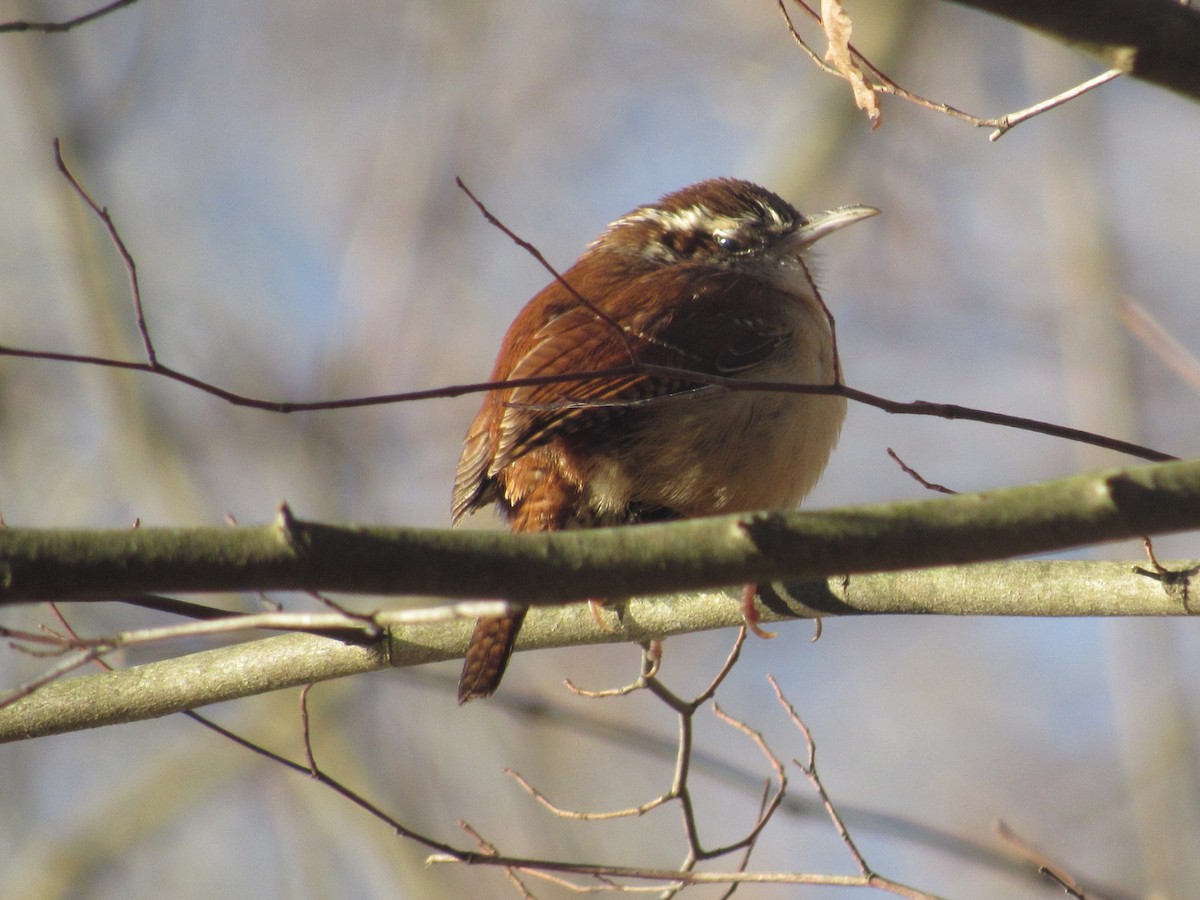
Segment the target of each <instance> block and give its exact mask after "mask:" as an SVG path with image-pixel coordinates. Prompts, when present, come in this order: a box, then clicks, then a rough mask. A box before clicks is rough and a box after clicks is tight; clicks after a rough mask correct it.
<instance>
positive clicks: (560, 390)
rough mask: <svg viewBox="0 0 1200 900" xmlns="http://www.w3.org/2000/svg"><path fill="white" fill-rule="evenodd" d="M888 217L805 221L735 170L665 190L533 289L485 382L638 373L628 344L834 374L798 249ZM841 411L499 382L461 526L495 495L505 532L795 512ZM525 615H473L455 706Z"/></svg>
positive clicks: (679, 356)
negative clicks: (738, 176) (605, 372)
mask: <svg viewBox="0 0 1200 900" xmlns="http://www.w3.org/2000/svg"><path fill="white" fill-rule="evenodd" d="M876 213H878V210H876V209H872V208H870V207H866V206H848V207H843V208H841V209H835V210H830V211H828V212H823V213H818V214H816V215H807V216H806V215H802V214H801V213H800V212H798V211H797V210H796V209H795V208H794V207H793V206H792V205H791V204H789V203H788V202H787V201H785V200H783V199H782V198H781V197H779V196H777V195H776V194H773V193H772V192H771V191H768V190H766V189H764V188H761V187H759V186H757V185H755V184H751V183H750V182H748V181H740V180H736V179H732V178H715V179H712V180H709V181H701V182H699V183H698V184H693V185H691V186H689V187H685V188H682V189H680V190H678V191H675V192H674V193H670V194H667V195H666V196H665V197H663V198H662V199H661V200H659V201H658V202H657V203H653V204H650V205H648V206H640V207H638V208H637V209H635V210H633V211H632V212H630V213H628V214H626V215H624V216H622V217H621V218H619V219H617V220H616V221H615V222H613V223H612V224H611V225H609V226H608V228H607V230H605V232H604V233H603V234H602V235H600V237H599V238H597V239H596V240H594V241H593V242H592V243H591V244H589V245H588V248H587V250H586V251H585V252H584V254H583V255H582V256H581V257H579V259H578V261H576V263H575V264H574V265H573V266H572V267H571V268H570V269H569V270H567V271H566V272H565V273H563V275H562V281H565V282H566V283H567V284H568V285H570V288H567V287H566V286H564V285H563V283H562V282H561V281H558V280H556V281H553V282H551V283H550V284H549V285H547V286H546V287H545V288H543V289H542V291H541V292H540V293H538V295H537V296H535V297H534V298H533V299H532V300H530V301H529V303H528V304H527V305H526V306H525V308H524V309H522V310H521V312H520V313H519V314H518V315H517V317H516V319H515V320H514V321H513V323H512V325H511V326H510V327H509V329H508V333H507V334H506V335H505V337H504V343H503V345H502V346H501V348H500V354H499V357H498V358H497V360H496V366H495V369H494V370H493V371H492V376H491V379H492V381H497V382H500V381H509V380H515V379H523V378H530V377H534V376H552V375H555V374H564V373H570V372H593V371H600V370H605V369H613V368H618V367H627V366H629V364H630V363H631V362H633V361H634V360H632V359H631V355H632V356H633V357H635V359H636V361H637V362H640V363H642V364H653V365H658V366H668V367H671V368H674V369H686V370H689V371H694V372H697V373H703V374H705V375H710V376H711V375H718V376H723V377H725V378H736V379H748V380H754V381H773V382H793V383H797V384H832V383H840V381H841V372H840V366H839V363H838V358H837V350H836V347H835V344H834V338H833V323H832V320H831V318H830V316H829V313H828V311H827V310H826V308H825V305H824V303H823V301H822V300H821V298H820V295H819V293H818V291H817V287H816V284H815V283H814V282H813V277H812V273H811V272H810V270H809V266H808V264H807V262H806V260H805V255H806V253H807V252H808V250H809V248H810V247H811V246H812V244H813V243H814V242H816V241H817V240H818V239H820V238H822V237H824V236H825V235H827V234H829V233H831V232H833V231H836V230H838V229H839V228H842V227H844V226H846V225H849V224H851V223H853V222H857V221H858V220H860V219H863V218H866V217H868V216H873V215H875V214H876ZM581 298H583V299H582V300H581ZM584 300H586V302H584ZM845 414H846V401H845V400H844V399H843V398H841V397H837V396H829V395H824V396H822V395H812V394H809V395H806V394H789V393H765V392H753V391H729V390H723V389H721V388H719V387H712V386H707V387H706V386H705V385H704V384H703V383H702V382H694V381H689V380H687V379H686V378H685V377H683V376H679V377H673V378H668V377H662V376H661V375H659V376H652V375H649V374H645V373H636V374H627V375H621V376H608V377H601V376H597V377H596V378H593V379H589V380H584V381H570V382H565V381H564V382H558V383H547V384H537V385H534V386H526V387H513V388H503V389H498V390H494V391H491V392H489V393H488V394H487V396H486V397H485V398H484V401H483V406H482V408H481V409H480V410H479V414H478V415H477V416H476V417H475V421H474V422H473V423H472V424H471V427H470V429H469V430H468V432H467V436H466V439H465V446H464V447H463V452H462V456H461V458H460V459H459V461H458V473H457V475H456V477H455V480H454V495H453V502H452V513H453V520H454V522H455V523H457V522H458V521H459V520H460V519H461V518H462V517H463V516H464V515H466V514H467V513H468V512H472V511H474V510H476V509H479V508H480V507H483V506H486V505H487V504H489V503H495V504H496V505H497V507H498V508H499V509H500V511H501V512H502V513H503V515H504V516H505V518H507V519H508V521H509V523H510V525H511V527H512V530H513V531H555V530H558V529H563V528H589V527H598V526H606V525H627V524H635V523H639V522H659V521H665V520H669V519H679V518H686V517H691V516H704V515H711V514H714V513H728V512H741V511H746V510H754V509H766V508H777V507H793V506H795V505H796V504H798V503H799V502H800V500H801V499H802V498H803V497H804V495H805V494H807V493H808V492H809V490H810V489H811V488H812V486H813V485H814V484H815V483H816V481H817V478H818V477H819V476H820V474H821V471H822V470H823V469H824V468H825V463H826V461H827V460H828V459H829V454H830V451H832V449H833V445H834V444H835V443H836V442H837V437H838V432H839V430H840V429H841V425H842V420H843V419H844V418H845ZM747 590H748V597H747V598H746V604H747V605H746V606H745V609H746V610H747V619H748V621H749V622H750V624H751V625H753V621H754V620H753V619H752V618H751V614H752V611H753V596H754V593H753V591H754V588H753V586H748V588H747ZM524 615H525V614H524V612H523V611H520V612H517V613H516V614H514V615H512V616H508V617H493V618H484V619H480V620H479V621H478V622H477V623H476V626H475V632H474V634H473V635H472V637H471V643H470V645H469V647H468V649H467V654H466V659H465V661H464V663H463V669H462V675H461V677H460V680H459V684H458V702H459V703H465V702H467V701H468V700H472V699H474V698H476V697H486V696H488V695H490V694H491V693H492V692H493V691H495V690H496V687H497V686H498V685H499V684H500V679H501V678H502V677H503V675H504V670H505V668H506V666H507V665H508V660H509V657H510V656H511V655H512V651H513V644H514V642H515V640H516V636H517V632H518V630H519V629H520V627H521V621H522V619H523V618H524Z"/></svg>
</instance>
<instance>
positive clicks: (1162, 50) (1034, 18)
mask: <svg viewBox="0 0 1200 900" xmlns="http://www.w3.org/2000/svg"><path fill="white" fill-rule="evenodd" d="M954 2H956V3H960V4H962V5H963V6H972V7H975V8H976V9H982V10H985V11H987V12H991V13H995V14H996V15H999V16H1004V17H1005V18H1008V19H1012V20H1013V21H1015V22H1020V23H1021V24H1022V25H1026V26H1028V27H1030V28H1033V29H1036V30H1038V31H1043V32H1045V33H1047V34H1049V35H1051V36H1053V37H1055V38H1057V39H1058V40H1060V41H1063V42H1064V43H1067V44H1070V45H1072V46H1074V47H1077V48H1079V49H1080V50H1083V51H1085V52H1087V53H1089V54H1091V55H1092V56H1095V57H1097V58H1099V59H1100V60H1102V61H1103V62H1104V63H1105V65H1107V66H1109V67H1111V68H1114V69H1121V70H1122V71H1125V72H1128V73H1129V74H1131V75H1136V76H1137V77H1138V78H1143V79H1145V80H1147V81H1151V82H1154V83H1155V84H1159V85H1162V86H1163V87H1166V88H1170V89H1171V90H1173V91H1177V92H1178V93H1180V94H1185V95H1187V96H1189V97H1191V98H1192V99H1194V100H1200V63H1198V61H1200V9H1197V8H1196V6H1195V4H1188V3H1181V2H1180V0H1055V2H1051V3H1047V2H1045V0H954Z"/></svg>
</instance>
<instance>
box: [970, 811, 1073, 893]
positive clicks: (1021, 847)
mask: <svg viewBox="0 0 1200 900" xmlns="http://www.w3.org/2000/svg"><path fill="white" fill-rule="evenodd" d="M993 828H994V829H995V831H996V834H997V835H998V836H999V837H1000V839H1001V840H1003V841H1004V842H1005V843H1006V844H1008V846H1009V847H1011V848H1012V849H1013V851H1015V852H1016V854H1017V856H1018V857H1020V858H1021V859H1023V860H1025V861H1026V862H1028V863H1030V864H1032V865H1033V866H1034V867H1036V868H1037V871H1038V872H1039V873H1040V874H1042V875H1045V876H1046V877H1047V878H1049V879H1050V880H1051V881H1053V882H1054V883H1055V884H1057V885H1058V886H1059V887H1061V888H1062V889H1063V891H1064V892H1066V893H1067V894H1068V895H1070V896H1072V897H1075V898H1077V900H1087V895H1086V894H1085V893H1084V892H1083V888H1081V887H1080V886H1079V883H1078V882H1077V881H1076V880H1075V879H1074V878H1073V877H1071V874H1070V873H1069V872H1067V870H1066V869H1064V868H1062V867H1061V866H1059V865H1056V864H1055V863H1054V862H1052V861H1051V860H1050V857H1048V856H1046V855H1045V854H1044V853H1042V852H1041V851H1040V850H1038V849H1037V848H1036V847H1034V846H1033V845H1032V844H1030V843H1029V842H1028V841H1026V840H1025V839H1024V838H1023V837H1021V835H1019V834H1017V832H1015V831H1013V829H1012V828H1011V827H1009V825H1008V824H1007V823H1006V822H1004V821H1003V820H1001V819H997V820H996V821H995V823H994V824H993Z"/></svg>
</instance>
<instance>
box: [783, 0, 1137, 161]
mask: <svg viewBox="0 0 1200 900" xmlns="http://www.w3.org/2000/svg"><path fill="white" fill-rule="evenodd" d="M793 2H794V3H795V4H796V5H797V6H799V7H800V8H802V9H803V10H804V11H805V12H806V13H808V15H809V16H810V17H811V18H812V19H813V20H814V21H815V22H817V23H820V22H821V14H820V12H818V11H817V10H815V9H813V8H812V7H811V6H809V5H808V4H807V3H806V2H804V0H793ZM775 3H776V6H778V8H779V12H780V13H781V14H782V15H783V19H784V22H785V23H786V24H787V29H788V32H789V33H790V34H791V37H792V40H793V41H795V42H796V44H797V45H798V46H799V47H800V48H801V49H802V50H803V51H804V52H805V53H806V54H808V56H809V57H810V58H811V59H812V61H813V62H814V63H816V64H817V65H818V66H819V67H820V68H821V69H822V70H823V71H825V72H827V73H829V74H830V75H836V76H837V77H838V78H842V79H845V78H846V76H845V75H844V74H843V73H842V72H840V71H838V70H837V69H836V68H834V67H833V66H831V65H829V63H827V62H826V61H825V60H824V59H822V58H821V56H820V54H818V53H817V52H816V51H815V50H813V48H812V47H811V46H809V45H808V43H807V42H806V41H805V40H804V39H803V38H802V37H801V36H800V34H799V32H797V31H796V26H795V23H793V22H792V18H791V16H790V15H789V14H788V11H787V7H786V6H785V5H784V0H775ZM847 46H848V47H849V50H850V54H851V56H852V57H853V58H854V60H855V61H856V62H857V63H858V64H859V65H861V66H862V67H863V68H864V69H866V70H867V71H869V72H870V73H871V75H873V76H874V77H875V78H876V79H878V80H877V82H876V83H873V84H871V85H870V86H871V88H872V89H874V90H876V91H879V92H880V93H884V94H891V95H893V96H895V97H899V98H900V99H902V100H907V101H909V102H910V103H914V104H916V105H917V106H921V107H923V108H925V109H929V110H932V111H933V112H937V113H941V114H943V115H947V116H950V117H951V118H954V119H959V120H960V121H963V122H966V123H968V124H970V125H974V126H975V127H976V128H991V129H993V131H992V133H991V134H989V135H988V140H989V141H996V140H999V139H1000V138H1001V137H1003V136H1004V135H1005V134H1007V133H1008V132H1009V131H1010V130H1011V129H1012V128H1014V127H1015V126H1017V125H1019V124H1021V123H1022V122H1025V121H1028V120H1029V119H1032V118H1033V117H1035V116H1037V115H1040V114H1041V113H1044V112H1046V111H1048V110H1051V109H1054V108H1055V107H1058V106H1061V105H1063V104H1064V103H1067V102H1069V101H1071V100H1074V99H1075V98H1076V97H1080V96H1082V95H1083V94H1086V93H1087V92H1089V91H1092V90H1095V89H1096V88H1098V87H1100V86H1101V85H1103V84H1107V83H1108V82H1110V81H1112V80H1113V79H1114V78H1116V77H1117V76H1119V75H1121V74H1123V72H1122V71H1121V70H1120V69H1110V70H1109V71H1107V72H1103V73H1101V74H1100V75H1096V76H1095V77H1093V78H1089V79H1087V80H1086V81H1084V82H1082V83H1080V84H1077V85H1075V86H1074V87H1072V88H1069V89H1067V90H1065V91H1063V92H1062V93H1060V94H1056V95H1055V96H1053V97H1051V98H1049V99H1048V100H1042V101H1041V102H1039V103H1035V104H1033V105H1032V106H1028V107H1026V108H1025V109H1020V110H1017V111H1015V112H1010V113H1005V114H1004V115H1002V116H996V117H993V118H983V117H980V116H976V115H972V114H971V113H968V112H964V111H963V110H961V109H957V108H956V107H953V106H951V105H950V104H948V103H938V102H936V101H933V100H929V99H927V98H925V97H922V96H921V95H920V94H915V93H913V92H912V91H910V90H907V89H906V88H903V87H901V86H900V85H899V84H897V83H896V82H895V81H893V80H892V79H891V78H890V77H888V75H887V74H885V73H884V72H883V71H882V70H881V69H880V68H879V67H878V66H876V65H875V64H874V63H872V62H871V61H870V60H869V59H868V58H867V57H866V56H864V55H863V54H862V53H860V52H859V51H858V50H857V49H855V47H854V45H853V44H848V45H847Z"/></svg>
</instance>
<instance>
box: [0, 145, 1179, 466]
mask: <svg viewBox="0 0 1200 900" xmlns="http://www.w3.org/2000/svg"><path fill="white" fill-rule="evenodd" d="M55 153H56V159H57V160H58V161H59V163H60V168H61V169H62V170H63V173H64V175H65V176H66V177H67V178H68V179H69V181H70V183H71V185H72V187H73V189H74V190H75V191H76V192H77V193H79V194H80V196H81V197H82V198H83V199H84V201H85V202H86V203H87V205H88V206H89V207H90V208H91V209H92V210H93V211H95V212H96V214H97V215H98V216H99V217H100V218H101V221H102V222H103V223H104V226H105V229H106V230H107V231H108V233H109V236H110V238H111V239H112V240H113V242H114V245H115V247H116V249H117V251H118V253H119V254H120V255H121V257H122V260H124V261H125V265H126V269H127V271H128V272H129V275H130V281H131V285H132V290H133V299H134V313H135V317H136V318H137V321H138V329H139V332H140V333H141V335H142V342H143V346H144V348H145V350H146V354H147V359H148V361H147V362H134V361H131V360H118V359H110V358H107V357H99V356H91V355H86V354H76V353H59V352H53V351H44V350H29V349H25V348H18V347H6V346H0V356H11V357H18V358H24V359H41V360H48V361H52V362H67V363H75V364H79V365H92V366H101V367H107V368H116V369H123V370H127V371H135V372H143V373H147V374H151V375H157V376H159V377H162V378H167V379H170V380H172V381H176V382H179V383H180V384H184V385H186V386H188V387H191V388H193V389H195V390H199V391H202V392H204V393H207V394H210V395H212V396H214V397H217V398H218V399H221V400H224V401H225V402H227V403H230V404H232V405H234V406H242V407H248V408H252V409H262V410H267V411H269V412H277V413H295V412H316V411H320V410H333V409H356V408H359V407H364V406H379V405H384V404H391V403H405V402H415V401H418V400H431V399H436V398H448V397H459V396H462V395H464V394H476V393H483V392H486V391H493V390H500V389H506V388H517V387H531V386H534V385H544V384H554V383H561V384H569V383H573V382H577V381H589V380H594V379H597V378H622V377H628V376H630V375H639V374H641V375H651V376H660V377H664V378H670V379H675V380H683V381H685V382H691V383H694V384H703V385H708V386H711V387H713V388H718V389H721V390H728V391H756V392H764V393H795V394H817V395H828V396H839V397H845V398H846V399H847V400H850V401H853V402H855V403H862V404H864V405H867V406H873V407H875V408H876V409H880V410H883V411H884V412H887V413H893V414H904V415H919V416H934V417H938V418H945V419H956V420H963V421H973V422H983V423H986V424H991V425H999V426H1002V427H1006V428H1015V429H1019V430H1022V431H1031V432H1034V433H1037V434H1045V435H1047V436H1050V437H1058V438H1062V439H1065V440H1070V441H1075V442H1078V443H1084V444H1090V445H1092V446H1097V447H1103V448H1106V449H1109V450H1115V451H1117V452H1119V453H1126V454H1129V455H1131V456H1135V457H1138V458H1141V459H1146V460H1150V461H1153V462H1166V461H1168V460H1173V459H1176V457H1174V456H1172V455H1170V454H1167V453H1162V452H1160V451H1158V450H1154V449H1152V448H1149V447H1144V446H1141V445H1139V444H1134V443H1131V442H1129V441H1122V440H1119V439H1117V438H1112V437H1107V436H1104V435H1099V434H1095V433H1094V432H1089V431H1084V430H1082V429H1077V428H1069V427H1067V426H1063V425H1056V424H1054V423H1051V422H1041V421H1038V420H1036V419H1029V418H1026V417H1023V416H1013V415H1008V414H1005V413H997V412H992V411H989V410H980V409H974V408H971V407H966V406H959V405H955V404H947V403H930V402H927V401H923V400H917V401H913V402H908V403H905V402H900V401H896V400H889V399H887V398H885V397H881V396H878V395H875V394H871V393H868V392H866V391H861V390H858V389H856V388H851V387H848V386H847V385H845V384H842V383H840V371H839V373H838V376H837V379H836V380H837V381H838V383H836V384H816V385H813V384H791V383H785V382H761V381H745V380H741V379H731V378H724V377H721V376H716V375H708V374H705V373H702V372H693V371H691V370H688V369H678V368H674V367H670V366H656V365H647V364H642V363H640V362H638V361H637V360H636V358H635V359H634V362H632V363H630V364H629V365H627V366H619V367H616V368H609V369H602V370H597V371H588V372H571V373H562V374H556V375H544V376H535V377H531V378H518V379H511V380H508V381H501V382H491V381H485V382H475V383H470V384H457V385H447V386H445V387H440V388H432V389H428V390H419V391H404V392H400V393H392V394H379V395H372V396H361V397H350V398H344V399H336V400H322V401H314V402H304V403H298V402H291V401H278V400H264V399H260V398H256V397H250V396H246V395H244V394H239V393H236V392H234V391H228V390H225V389H224V388H221V387H218V386H216V385H214V384H211V383H209V382H206V381H204V380H202V379H199V378H196V377H194V376H191V375H188V374H186V373H184V372H181V371H179V370H177V369H173V368H171V367H170V366H167V365H166V364H164V363H162V362H161V361H160V360H158V358H157V356H156V354H155V352H154V346H153V342H152V341H151V340H150V335H149V331H148V330H147V328H146V324H145V317H144V315H143V312H142V303H141V297H140V293H139V292H138V289H137V281H136V267H135V266H134V265H133V259H132V256H131V254H129V252H128V250H127V249H126V248H125V245H124V243H123V242H122V240H121V238H120V235H119V233H118V232H117V231H116V228H115V226H114V225H113V223H112V219H111V217H110V216H109V214H108V213H107V210H105V209H104V208H103V207H102V206H100V204H98V203H96V201H95V200H94V199H93V198H92V197H91V196H90V195H88V193H87V192H86V191H85V190H84V188H83V187H82V185H80V183H79V182H78V180H76V179H75V178H74V176H73V175H72V174H71V173H70V171H69V170H68V169H66V167H65V165H64V164H62V157H61V154H60V153H59V152H58V148H57V144H56V151H55ZM463 189H464V191H466V188H465V186H464V187H463ZM467 193H468V196H471V197H472V200H473V201H474V202H475V203H476V204H477V205H479V208H480V209H481V211H482V212H483V214H484V215H485V216H486V217H487V219H488V221H489V222H494V223H495V224H496V225H497V227H499V228H501V229H502V230H503V231H504V233H505V234H507V235H509V236H510V237H511V238H512V239H513V240H514V241H517V242H518V244H519V245H520V246H521V247H523V248H525V249H527V250H528V251H529V252H531V253H533V254H534V256H535V258H536V259H538V260H539V261H541V262H542V263H543V264H544V265H545V266H547V268H548V270H549V271H550V272H552V273H554V275H555V277H556V278H561V276H559V275H558V273H557V271H556V270H555V269H554V268H553V267H551V266H549V263H546V262H545V260H544V258H543V257H542V255H541V253H540V252H539V251H538V250H537V249H536V248H534V247H533V246H532V245H531V244H529V243H528V242H527V241H524V240H523V239H521V238H519V237H518V236H517V235H515V234H514V233H513V232H512V231H511V230H510V229H508V228H507V226H505V225H503V223H501V222H499V220H497V219H496V217H495V216H494V215H492V213H491V212H490V211H488V210H487V209H486V207H484V206H483V205H482V204H480V203H479V201H478V200H475V198H474V196H473V195H471V194H470V192H469V191H467ZM573 293H574V292H573ZM576 297H577V298H578V299H579V301H580V302H581V303H583V304H585V305H587V306H589V308H591V304H590V303H589V302H588V301H587V299H586V298H584V297H582V296H580V295H578V294H576ZM597 314H598V315H599V314H600V313H599V312H598V311H597ZM830 320H831V321H830V324H831V325H832V324H833V322H832V317H830ZM607 321H611V320H607ZM613 324H614V326H615V327H618V329H619V326H616V325H615V323H613ZM619 330H620V329H619ZM621 334H622V335H623V336H624V337H623V339H624V338H625V337H627V336H625V335H624V331H621ZM631 356H632V354H631ZM634 402H636V401H634Z"/></svg>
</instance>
